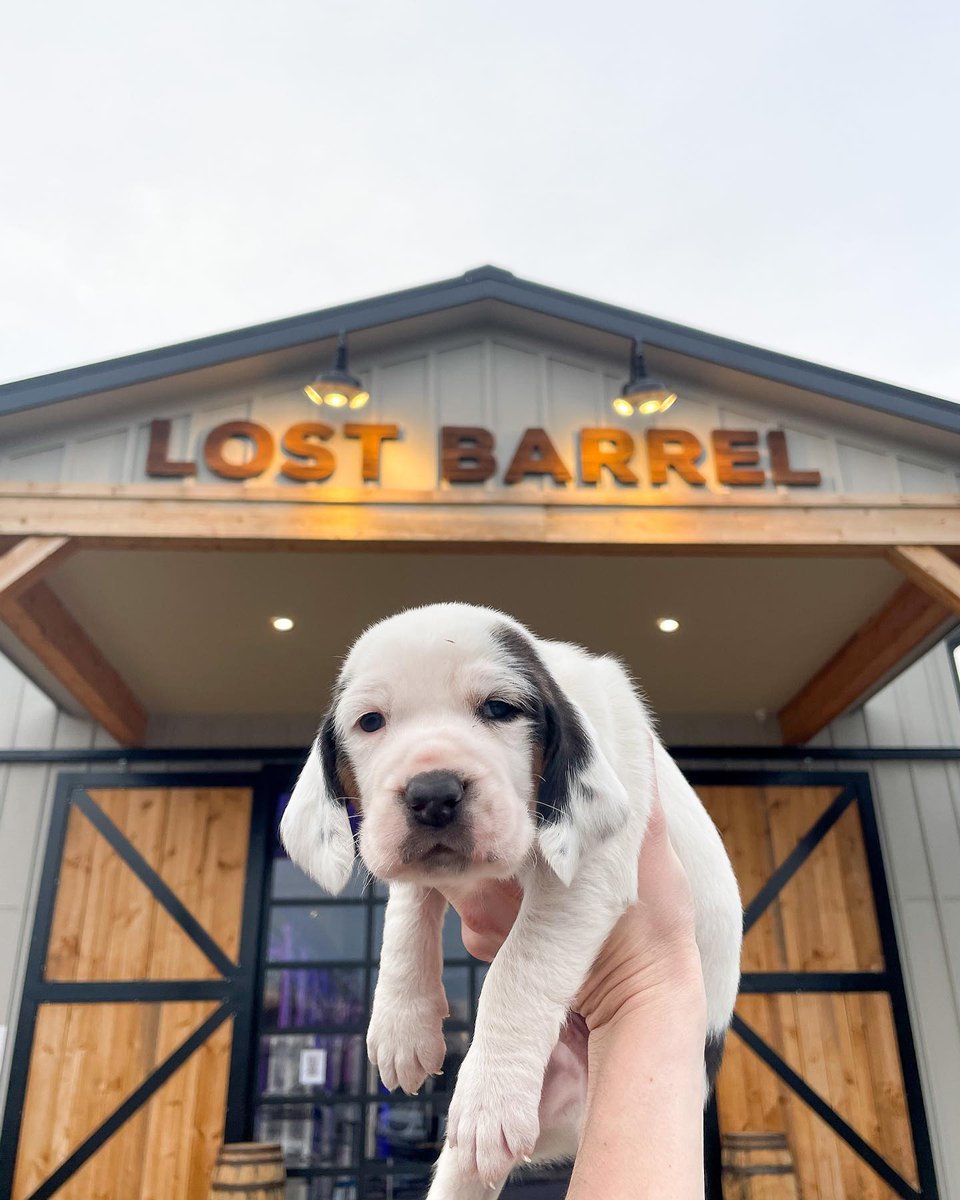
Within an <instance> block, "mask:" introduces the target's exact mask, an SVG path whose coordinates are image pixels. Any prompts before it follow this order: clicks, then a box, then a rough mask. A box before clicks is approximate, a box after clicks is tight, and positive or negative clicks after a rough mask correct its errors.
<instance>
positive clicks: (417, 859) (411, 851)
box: [400, 829, 473, 872]
mask: <svg viewBox="0 0 960 1200" xmlns="http://www.w3.org/2000/svg"><path fill="white" fill-rule="evenodd" d="M472 854H473V843H472V840H471V839H470V837H469V836H466V835H465V834H464V833H463V832H460V831H457V832H454V831H452V830H451V831H450V832H449V833H445V834H440V835H439V836H438V831H437V830H435V829H429V830H428V829H424V830H423V831H422V832H416V833H411V834H410V835H409V836H408V837H407V838H406V839H405V841H404V843H403V845H402V846H401V848H400V861H401V863H402V864H403V865H404V866H405V867H413V868H414V869H419V870H424V871H456V872H460V871H465V870H466V869H467V867H468V866H469V865H470V862H471V858H472Z"/></svg>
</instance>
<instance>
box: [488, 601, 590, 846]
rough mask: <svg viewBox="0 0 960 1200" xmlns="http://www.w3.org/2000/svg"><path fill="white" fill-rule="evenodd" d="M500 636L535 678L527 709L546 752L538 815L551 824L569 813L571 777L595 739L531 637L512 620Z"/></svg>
mask: <svg viewBox="0 0 960 1200" xmlns="http://www.w3.org/2000/svg"><path fill="white" fill-rule="evenodd" d="M494 636H495V638H496V640H497V642H498V643H499V644H500V646H501V647H502V648H503V649H504V650H505V651H506V652H507V654H508V655H509V656H510V660H511V662H512V663H513V666H514V667H515V668H516V669H517V670H518V671H520V673H521V674H522V675H523V676H524V677H525V679H526V681H527V683H528V684H529V688H530V691H529V696H528V700H527V703H528V706H529V707H528V708H527V711H526V715H527V716H528V717H530V718H531V719H532V720H533V723H534V729H535V731H536V737H537V741H538V743H539V745H540V748H541V752H542V755H543V765H542V766H541V769H540V774H541V781H540V787H539V790H538V792H537V816H538V818H539V820H540V822H541V824H550V823H552V822H554V821H558V820H560V818H561V817H562V816H563V815H564V812H565V810H566V807H567V804H568V803H569V800H570V784H571V780H572V778H573V776H574V775H576V774H577V773H579V772H582V771H583V770H584V769H585V768H586V767H587V766H588V764H589V762H590V756H591V753H592V751H591V746H590V739H589V737H588V736H587V732H586V730H585V729H584V728H583V724H582V722H581V720H580V718H579V716H578V715H577V712H576V709H574V707H573V705H572V704H571V703H570V701H569V700H568V699H567V697H566V696H565V695H564V693H563V691H562V689H561V688H560V687H559V686H558V684H557V681H556V680H555V679H554V677H553V676H552V675H551V674H550V672H549V671H548V670H547V667H546V665H545V663H544V661H543V659H542V658H541V657H540V655H539V654H538V653H537V651H536V648H535V647H534V645H533V643H532V642H531V641H530V639H529V638H528V637H525V636H524V634H522V633H520V632H519V630H516V629H513V628H512V627H511V626H509V625H501V626H500V627H499V628H498V629H497V630H496V631H495V634H494Z"/></svg>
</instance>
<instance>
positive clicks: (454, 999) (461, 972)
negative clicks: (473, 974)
mask: <svg viewBox="0 0 960 1200" xmlns="http://www.w3.org/2000/svg"><path fill="white" fill-rule="evenodd" d="M443 990H444V991H445V992H446V993H447V1003H448V1004H449V1006H450V1016H451V1017H453V1019H454V1020H455V1021H469V1020H470V968H469V967H447V968H446V970H445V971H444V972H443Z"/></svg>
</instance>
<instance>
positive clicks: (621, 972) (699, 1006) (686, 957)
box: [580, 940, 707, 1035]
mask: <svg viewBox="0 0 960 1200" xmlns="http://www.w3.org/2000/svg"><path fill="white" fill-rule="evenodd" d="M580 999H581V1001H582V1002H583V1003H582V1005H581V1008H580V1011H581V1013H582V1015H583V1017H584V1020H585V1021H586V1023H587V1027H588V1029H589V1030H590V1033H591V1035H592V1034H594V1033H600V1032H602V1031H604V1030H606V1029H608V1028H612V1027H616V1026H618V1025H620V1024H623V1023H624V1022H625V1021H626V1022H628V1023H632V1022H633V1021H634V1020H635V1019H636V1020H641V1021H647V1022H654V1023H656V1022H659V1021H661V1020H664V1019H667V1018H668V1017H669V1016H670V1015H671V1014H673V1015H674V1016H676V1017H682V1018H683V1025H684V1027H689V1026H692V1027H693V1029H694V1030H696V1029H698V1028H699V1027H700V1026H701V1025H702V1026H703V1027H704V1029H705V1028H706V1003H707V1002H706V993H705V991H704V985H703V970H702V967H701V964H700V953H699V950H698V949H697V946H696V943H695V942H693V941H692V940H691V942H690V944H689V945H687V944H682V945H677V946H675V947H672V948H671V950H670V951H669V952H668V953H664V954H661V955H658V956H657V958H656V959H655V960H654V961H648V962H645V963H642V964H638V963H635V964H629V963H627V964H621V965H620V967H619V969H618V970H617V971H615V972H611V973H609V974H607V975H606V976H605V977H604V978H603V979H602V981H600V983H599V985H598V986H594V987H593V988H592V989H591V990H590V991H589V992H585V993H581V997H580Z"/></svg>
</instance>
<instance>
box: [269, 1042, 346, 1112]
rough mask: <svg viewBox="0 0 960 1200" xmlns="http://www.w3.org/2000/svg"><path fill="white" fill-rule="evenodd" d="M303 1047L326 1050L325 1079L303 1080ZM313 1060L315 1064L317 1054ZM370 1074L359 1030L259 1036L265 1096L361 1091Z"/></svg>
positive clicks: (307, 1095) (339, 1093) (323, 1075)
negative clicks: (312, 1081) (309, 1081)
mask: <svg viewBox="0 0 960 1200" xmlns="http://www.w3.org/2000/svg"><path fill="white" fill-rule="evenodd" d="M304 1050H323V1051H325V1052H326V1062H325V1064H324V1070H323V1073H322V1078H323V1082H322V1083H320V1084H315V1083H301V1082H300V1066H301V1055H302V1053H303V1051H304ZM313 1059H314V1061H313V1062H312V1063H311V1067H312V1068H314V1069H315V1068H316V1061H315V1060H316V1056H313ZM366 1078H367V1048H366V1046H365V1044H364V1038H363V1036H362V1035H360V1034H350V1035H336V1034H313V1033H309V1034H292V1033H271V1034H268V1035H267V1036H266V1037H262V1038H261V1039H260V1074H259V1085H260V1093H261V1095H264V1096H305V1097H309V1096H312V1095H318V1094H321V1095H322V1094H325V1093H332V1094H334V1095H343V1094H345V1093H346V1094H360V1093H362V1091H363V1089H364V1087H365V1084H366Z"/></svg>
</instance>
